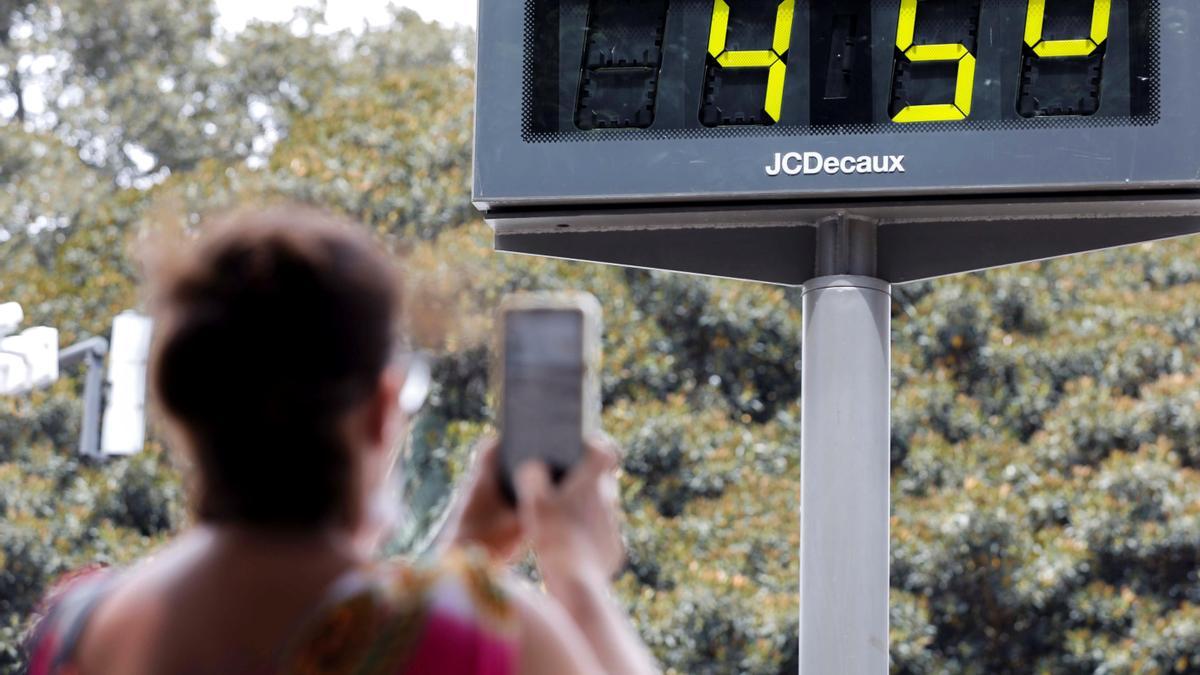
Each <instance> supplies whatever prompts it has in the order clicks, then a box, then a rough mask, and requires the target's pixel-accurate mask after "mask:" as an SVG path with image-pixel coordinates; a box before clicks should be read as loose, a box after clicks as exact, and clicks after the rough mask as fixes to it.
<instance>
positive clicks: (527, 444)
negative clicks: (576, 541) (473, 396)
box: [502, 310, 585, 478]
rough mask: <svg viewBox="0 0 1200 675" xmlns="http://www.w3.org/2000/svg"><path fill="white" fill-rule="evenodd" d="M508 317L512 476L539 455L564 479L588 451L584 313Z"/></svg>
mask: <svg viewBox="0 0 1200 675" xmlns="http://www.w3.org/2000/svg"><path fill="white" fill-rule="evenodd" d="M506 316H507V319H506V322H505V327H504V331H505V334H504V345H505V354H504V385H503V386H504V401H503V412H502V415H503V419H502V424H503V436H504V437H503V446H504V447H503V457H504V465H505V469H506V473H507V474H508V476H511V475H512V472H513V471H514V470H515V469H516V468H517V467H518V466H520V464H521V463H522V462H524V461H526V460H527V459H537V460H541V461H544V462H546V463H547V464H548V465H549V466H550V468H551V469H552V471H553V473H554V475H555V477H556V478H559V477H561V475H562V474H564V473H565V472H566V471H567V470H568V469H570V468H571V467H572V466H574V464H575V463H576V461H578V459H579V458H580V456H581V455H582V454H583V376H584V368H585V364H584V353H583V339H584V337H583V334H584V318H583V314H582V313H581V312H579V311H573V310H525V311H513V312H509V313H508V314H507V315H506Z"/></svg>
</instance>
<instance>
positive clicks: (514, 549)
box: [445, 438, 523, 562]
mask: <svg viewBox="0 0 1200 675" xmlns="http://www.w3.org/2000/svg"><path fill="white" fill-rule="evenodd" d="M447 532H448V536H446V537H445V540H446V541H448V543H449V544H450V545H451V546H482V547H483V548H484V549H486V550H487V552H488V554H489V555H490V556H491V557H492V559H493V560H496V561H499V562H508V561H510V560H512V559H513V558H514V557H515V556H516V555H517V553H519V552H520V550H521V545H522V544H523V533H522V531H521V521H520V520H519V519H518V518H517V512H516V511H515V510H513V508H512V507H511V506H509V505H508V502H507V501H505V499H504V496H503V493H502V492H501V490H500V442H499V441H498V440H496V439H495V438H487V439H484V440H483V441H481V442H480V444H479V450H478V452H477V457H476V459H475V466H474V467H473V468H472V470H471V477H470V478H469V479H468V482H467V484H466V489H465V491H464V492H463V496H462V497H461V500H460V502H459V504H458V505H457V506H456V507H455V513H454V514H453V515H452V516H451V519H450V523H449V525H448V526H447Z"/></svg>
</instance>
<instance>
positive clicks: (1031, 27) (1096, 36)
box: [1025, 0, 1112, 59]
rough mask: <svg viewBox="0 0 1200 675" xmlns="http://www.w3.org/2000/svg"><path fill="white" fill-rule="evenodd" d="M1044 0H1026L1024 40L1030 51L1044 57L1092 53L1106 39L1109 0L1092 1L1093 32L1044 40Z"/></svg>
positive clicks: (1110, 12) (1109, 10)
mask: <svg viewBox="0 0 1200 675" xmlns="http://www.w3.org/2000/svg"><path fill="white" fill-rule="evenodd" d="M1046 2H1047V0H1029V11H1028V13H1027V14H1026V15H1025V44H1027V45H1029V47H1030V48H1032V49H1033V53H1035V54H1037V55H1038V56H1040V57H1042V58H1044V59H1046V58H1052V59H1053V58H1064V57H1070V56H1091V55H1092V54H1093V53H1094V52H1095V51H1096V50H1097V49H1099V48H1100V45H1102V44H1104V42H1105V40H1108V27H1109V24H1110V23H1111V22H1112V0H1095V2H1094V3H1093V4H1092V32H1091V35H1090V36H1088V37H1086V38H1081V39H1078V40H1043V39H1042V37H1043V34H1044V27H1045V23H1046Z"/></svg>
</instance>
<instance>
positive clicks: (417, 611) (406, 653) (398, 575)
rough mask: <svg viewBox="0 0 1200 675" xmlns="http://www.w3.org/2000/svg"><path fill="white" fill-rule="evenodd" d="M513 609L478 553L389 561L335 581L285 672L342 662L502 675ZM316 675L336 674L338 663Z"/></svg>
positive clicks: (363, 667)
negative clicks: (415, 561)
mask: <svg viewBox="0 0 1200 675" xmlns="http://www.w3.org/2000/svg"><path fill="white" fill-rule="evenodd" d="M517 622H518V620H517V611H516V609H515V606H514V603H513V600H512V599H511V597H510V596H509V594H508V593H507V591H506V589H505V586H504V583H503V580H502V579H501V577H500V574H499V573H498V572H497V571H496V570H495V569H494V568H493V567H492V566H491V565H490V564H489V563H488V561H487V559H486V557H485V556H482V555H480V554H476V553H473V552H458V553H454V554H452V555H450V556H448V557H446V558H445V559H443V560H441V561H438V562H436V563H423V564H409V563H403V562H390V563H385V564H378V565H375V566H372V567H370V568H367V569H363V570H359V571H356V572H355V573H353V574H350V575H347V576H346V577H345V578H344V579H342V580H341V581H340V582H339V583H338V584H337V586H336V587H335V588H334V590H333V592H332V593H331V596H330V599H329V601H328V602H327V604H326V605H325V606H324V608H323V609H322V610H321V611H319V612H318V613H317V616H316V617H315V620H314V621H312V622H310V623H309V624H308V629H307V630H305V631H303V632H302V633H301V635H300V636H299V637H298V640H297V642H296V643H295V645H293V647H292V648H290V649H289V650H287V652H288V654H289V655H288V656H287V658H285V659H284V664H285V668H284V671H285V672H308V670H309V669H308V666H310V665H312V664H323V667H328V666H329V665H330V664H344V665H345V666H346V668H345V669H344V670H345V671H346V672H367V673H381V674H382V673H387V674H388V675H393V674H395V673H425V672H439V673H447V674H454V675H458V674H459V673H462V674H464V675H465V674H468V673H469V674H471V675H479V674H487V675H508V674H510V673H513V672H515V667H514V664H515V659H516V635H517ZM322 672H342V670H339V669H338V667H334V668H333V669H327V670H323V671H322Z"/></svg>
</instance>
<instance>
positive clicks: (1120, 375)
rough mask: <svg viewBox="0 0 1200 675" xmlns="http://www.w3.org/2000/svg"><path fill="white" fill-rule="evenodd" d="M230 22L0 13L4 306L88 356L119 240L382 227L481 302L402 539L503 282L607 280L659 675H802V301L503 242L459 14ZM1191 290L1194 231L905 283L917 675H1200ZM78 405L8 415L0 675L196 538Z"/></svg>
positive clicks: (901, 554) (630, 572)
mask: <svg viewBox="0 0 1200 675" xmlns="http://www.w3.org/2000/svg"><path fill="white" fill-rule="evenodd" d="M214 19H215V15H214V9H213V7H212V5H211V3H210V2H209V0H123V1H122V2H107V1H104V0H43V1H42V2H28V1H27V0H0V102H2V105H0V113H2V115H0V124H3V131H2V133H0V299H2V300H4V301H18V302H21V303H23V304H24V306H25V309H26V312H27V314H28V316H29V320H30V321H31V322H33V323H36V324H46V325H52V326H56V327H58V328H59V329H60V330H61V331H62V335H63V338H62V339H63V344H64V345H65V344H71V343H73V342H74V341H76V340H79V339H83V338H86V337H88V336H92V335H104V334H106V333H107V331H108V329H109V326H110V325H111V321H112V318H113V317H114V316H115V315H116V313H118V312H119V311H121V310H123V309H126V308H129V307H138V306H139V303H140V302H141V300H140V297H139V291H138V275H139V272H138V266H137V264H136V259H135V256H134V255H133V251H134V250H135V249H136V244H137V240H138V238H139V237H140V236H142V234H143V233H145V232H147V231H152V230H153V229H155V228H156V227H161V226H162V224H163V222H164V221H174V222H175V223H176V224H182V225H183V226H184V227H191V226H193V225H195V224H197V223H198V222H199V217H200V214H202V213H205V212H208V211H211V210H213V209H219V208H221V207H225V206H228V205H231V204H241V203H250V204H256V203H265V202H270V201H274V200H281V199H288V200H301V201H305V202H312V203H316V204H319V205H323V206H326V207H329V208H332V209H335V210H337V211H340V212H342V213H345V214H348V215H350V216H352V217H354V218H356V219H358V220H361V221H362V222H363V223H365V224H366V225H367V226H368V227H370V228H372V229H373V230H375V231H376V232H377V233H378V234H379V236H380V237H381V238H382V239H383V240H384V241H385V242H387V244H388V245H389V246H390V247H391V248H392V249H393V250H394V251H395V253H396V255H397V256H399V257H402V258H403V259H404V260H405V263H404V264H405V265H406V267H407V268H408V269H409V270H410V274H411V275H412V277H413V278H414V279H415V280H416V281H415V283H416V284H417V285H418V286H419V287H420V288H422V289H423V290H427V291H429V292H428V293H427V294H426V297H429V298H434V299H436V302H435V303H434V304H433V306H432V307H433V309H434V310H435V311H437V312H439V313H440V314H442V315H445V316H456V317H460V318H461V319H462V321H459V322H457V323H455V324H454V325H453V326H452V327H451V329H450V330H449V332H444V331H438V333H439V334H440V338H439V339H438V341H437V343H436V344H435V345H433V346H434V347H435V348H436V350H437V354H438V361H437V367H436V372H437V377H438V382H439V385H438V387H437V389H436V391H435V393H434V397H433V401H432V406H431V409H430V410H429V412H428V413H427V414H426V415H425V417H424V418H423V419H422V420H421V422H420V425H419V427H418V429H417V431H416V439H415V443H414V446H413V449H412V452H411V456H410V457H409V459H408V463H407V471H408V473H407V479H408V494H409V500H410V502H411V506H412V512H411V514H410V516H411V519H410V521H409V526H408V527H407V528H406V530H405V531H404V533H402V534H403V536H402V538H401V540H400V541H398V542H396V547H397V548H398V549H405V548H406V547H408V546H410V545H411V543H412V542H415V541H417V540H419V539H420V538H421V537H422V536H423V535H424V534H425V532H426V531H427V530H428V529H429V527H430V524H431V523H432V522H433V521H434V519H435V518H436V516H437V514H438V513H440V511H441V509H443V508H444V505H445V502H446V500H447V499H448V495H449V492H450V489H451V483H452V480H453V478H454V477H455V476H456V475H458V474H459V472H460V471H461V470H462V467H463V466H464V464H465V463H466V462H467V459H468V457H467V455H468V452H469V448H470V445H471V443H472V442H473V440H474V439H475V438H476V437H477V436H478V434H480V433H481V432H482V431H484V430H485V429H486V428H487V426H488V424H489V420H490V419H491V414H492V409H491V407H490V403H489V400H488V398H487V395H486V392H487V382H486V380H487V368H486V366H487V359H488V353H487V348H486V341H484V340H481V339H480V337H481V336H483V335H486V334H487V331H488V324H489V321H490V319H489V318H488V317H489V314H490V311H491V310H492V308H494V306H495V305H496V303H497V301H498V299H499V298H500V297H501V295H502V294H504V293H507V292H509V291H514V290H520V289H536V288H551V289H554V288H580V289H585V290H588V291H591V292H593V293H595V294H596V295H597V296H599V297H600V298H601V299H602V301H603V304H604V307H605V312H606V319H607V336H606V337H607V342H606V349H607V354H606V358H607V361H606V367H605V374H604V398H605V402H606V404H607V409H606V414H605V424H606V426H607V428H608V430H609V431H610V432H611V433H612V434H613V435H614V436H615V437H616V438H617V439H618V440H619V441H620V442H622V443H623V444H624V445H625V446H626V447H627V449H628V454H627V457H626V459H625V463H624V472H623V477H622V478H623V489H624V500H625V506H626V508H627V510H628V512H629V538H630V561H629V565H628V569H627V570H626V571H625V573H624V574H623V576H622V577H621V579H620V582H619V586H620V591H621V596H622V599H623V601H624V602H625V604H626V605H627V606H628V607H629V608H630V610H631V611H632V613H633V614H634V617H635V619H636V621H637V624H638V626H639V628H640V630H641V631H642V634H643V635H644V636H645V638H646V639H647V640H648V641H649V642H650V644H651V645H652V646H653V648H654V650H655V651H656V653H657V654H658V656H659V657H660V658H661V659H662V662H663V663H664V664H665V666H666V667H667V668H669V669H670V671H671V672H674V673H681V674H682V673H698V674H703V673H763V674H768V673H772V674H773V673H795V672H796V667H797V666H796V631H797V625H796V623H797V614H798V605H797V602H798V600H797V588H798V569H797V550H798V546H799V531H798V526H797V522H798V517H797V516H798V513H797V512H798V508H799V482H798V478H799V461H798V460H799V456H798V455H799V451H798V445H799V424H800V419H799V405H798V397H799V395H800V391H799V377H798V372H799V369H800V365H801V364H800V344H799V336H800V321H801V316H800V304H799V300H800V296H799V293H798V292H797V291H796V290H789V289H782V288H773V287H766V286H758V285H752V284H745V283H733V282H725V281H713V280H705V279H697V278H690V277H682V276H671V275H665V274H656V273H647V272H641V271H636V272H635V271H626V270H619V269H613V268H603V267H592V266H585V265H578V264H567V263H559V262H552V261H543V260H535V259H528V258H518V257H507V256H498V255H495V254H493V253H492V252H491V250H490V239H489V231H488V229H487V227H486V226H485V225H483V224H482V223H481V222H480V221H479V220H478V218H477V216H476V215H475V214H474V212H473V211H472V209H471V206H470V204H469V185H468V181H469V174H470V156H471V152H470V141H471V117H472V92H473V81H472V72H471V64H472V63H473V60H474V47H473V39H474V36H473V35H472V34H471V32H470V31H469V30H466V29H446V28H443V27H441V26H438V25H432V24H426V23H424V22H422V21H421V20H420V18H418V17H417V16H416V15H415V14H412V13H410V12H406V11H397V12H395V16H394V20H393V21H392V22H391V23H390V24H388V25H384V26H379V27H376V28H372V29H370V30H366V31H359V32H356V33H349V32H336V31H332V32H331V31H328V30H324V29H323V26H322V18H321V16H320V15H319V14H318V13H307V14H302V15H301V16H300V17H299V20H297V21H294V22H292V23H290V24H286V25H285V24H271V23H252V24H250V26H248V27H247V29H246V30H245V31H243V32H239V33H237V34H229V33H224V32H222V31H220V30H218V29H216V28H215V25H214ZM31 74H32V75H33V76H35V78H36V81H34V82H29V81H27V79H28V78H29V77H30V76H31ZM34 87H36V89H37V95H38V96H39V97H40V98H41V99H43V100H44V101H45V105H44V110H39V111H38V112H37V113H36V114H34V113H33V112H31V110H30V109H29V107H28V106H27V105H25V100H24V98H23V95H28V94H29V92H31V91H32V89H31V88H34ZM1198 299H1200V241H1197V240H1195V239H1193V240H1181V241H1176V242H1168V243H1160V244H1155V245H1147V246H1140V247H1135V248H1128V249H1122V250H1117V251H1111V252H1103V253H1096V254H1091V255H1087V256H1082V257H1078V258H1074V259H1069V260H1063V261H1058V262H1053V263H1045V264H1035V265H1026V266H1022V267H1018V268H1011V269H1004V270H999V271H993V272H988V273H984V274H976V275H971V276H967V277H962V278H956V279H948V280H942V281H937V282H930V283H921V284H914V285H909V286H905V287H901V288H898V289H897V292H896V297H895V303H894V319H895V323H894V332H895V341H896V347H895V366H894V371H895V375H894V379H895V392H896V394H895V411H894V420H893V426H894V428H893V432H892V449H891V462H892V475H893V490H894V500H895V505H894V516H893V523H892V526H893V535H892V537H893V553H892V563H893V572H892V661H893V671H894V672H895V673H1030V672H1037V673H1200V473H1197V469H1198V468H1200V387H1198V386H1197V384H1198V383H1200V375H1198V374H1197V373H1196V369H1195V364H1196V363H1197V357H1198V352H1200V346H1197V344H1196V343H1197V337H1198V336H1200V300H1198ZM79 389H80V381H79V380H78V379H75V378H66V379H64V380H62V381H60V382H59V383H58V384H57V385H56V386H55V387H54V388H52V389H50V390H48V391H42V392H38V393H35V394H32V395H29V396H25V397H19V398H8V399H3V400H0V671H4V672H15V671H17V670H18V669H19V667H20V663H21V658H22V657H21V654H20V649H19V637H20V634H21V631H22V629H23V623H24V621H25V619H26V617H27V616H28V615H29V613H30V611H31V610H32V609H33V608H34V607H35V605H36V603H37V601H38V599H39V597H40V595H41V593H42V592H43V590H44V589H45V587H46V585H47V584H48V583H49V582H51V581H52V580H53V579H54V578H55V577H56V576H58V575H60V574H62V573H64V572H66V571H68V570H72V569H75V568H78V567H80V566H83V565H87V564H91V563H95V562H102V563H111V564H122V563H126V562H128V561H130V560H132V559H133V558H135V557H137V556H139V555H142V554H144V553H146V552H147V551H151V550H153V549H154V548H155V547H156V546H158V545H160V544H161V543H162V541H163V540H164V539H165V538H166V537H168V536H169V535H170V534H171V533H172V532H175V531H178V529H180V528H181V527H184V526H186V523H187V521H186V515H185V508H184V496H183V488H182V486H181V480H180V471H179V470H178V468H177V462H175V461H173V459H172V457H171V455H170V454H169V453H168V452H166V451H165V450H164V448H163V445H162V443H161V441H160V440H158V439H161V434H157V433H156V434H152V441H151V443H150V444H149V447H148V451H147V452H146V453H144V454H142V455H140V456H137V457H134V458H131V459H128V460H119V461H110V462H107V463H103V464H101V463H95V462H91V461H85V460H82V459H80V458H78V457H77V456H76V454H75V445H76V439H77V434H78V425H79V417H80V411H79V398H78V391H79ZM281 476H282V477H283V478H284V479H286V471H285V470H282V469H281Z"/></svg>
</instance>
